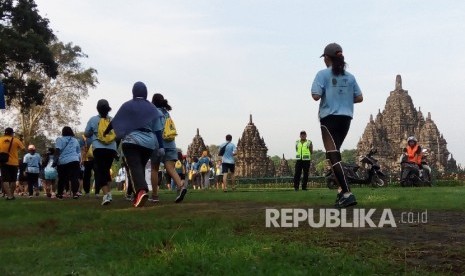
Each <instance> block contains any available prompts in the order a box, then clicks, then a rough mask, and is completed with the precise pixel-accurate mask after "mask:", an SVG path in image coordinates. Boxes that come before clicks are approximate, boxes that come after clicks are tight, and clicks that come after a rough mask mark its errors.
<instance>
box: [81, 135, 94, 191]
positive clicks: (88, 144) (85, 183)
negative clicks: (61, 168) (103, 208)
mask: <svg viewBox="0 0 465 276" xmlns="http://www.w3.org/2000/svg"><path fill="white" fill-rule="evenodd" d="M82 138H83V141H84V147H83V150H82V152H81V163H82V166H84V172H83V174H82V188H83V190H84V196H86V197H88V196H89V195H90V189H91V181H90V180H91V178H92V172H93V171H94V153H93V148H92V141H91V140H90V138H87V137H85V136H84V135H83V137H82ZM94 192H95V194H98V191H97V189H95V187H94Z"/></svg>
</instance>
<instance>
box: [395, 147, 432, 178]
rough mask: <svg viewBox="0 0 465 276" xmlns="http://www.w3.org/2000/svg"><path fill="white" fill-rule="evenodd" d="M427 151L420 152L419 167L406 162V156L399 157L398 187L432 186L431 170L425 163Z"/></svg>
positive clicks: (426, 162)
mask: <svg viewBox="0 0 465 276" xmlns="http://www.w3.org/2000/svg"><path fill="white" fill-rule="evenodd" d="M427 156H428V150H427V149H423V150H422V159H421V165H420V166H419V165H418V164H416V163H413V162H408V157H407V155H406V154H402V156H401V157H400V165H401V166H400V167H401V171H400V185H401V186H402V187H413V186H415V187H418V186H429V187H431V186H432V185H433V182H432V181H431V168H430V167H429V165H428V161H427Z"/></svg>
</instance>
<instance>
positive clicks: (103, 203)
mask: <svg viewBox="0 0 465 276" xmlns="http://www.w3.org/2000/svg"><path fill="white" fill-rule="evenodd" d="M108 204H110V201H109V200H105V201H104V202H102V206H104V205H108Z"/></svg>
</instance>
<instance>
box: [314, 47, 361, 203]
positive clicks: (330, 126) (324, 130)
mask: <svg viewBox="0 0 465 276" xmlns="http://www.w3.org/2000/svg"><path fill="white" fill-rule="evenodd" d="M321 57H324V62H325V64H326V67H327V68H326V69H323V70H321V71H319V72H318V73H317V75H316V77H315V80H314V81H313V84H312V88H311V92H312V97H313V99H314V100H315V101H318V100H320V107H319V119H320V127H321V136H322V138H323V144H324V147H325V150H326V158H327V159H329V161H330V162H331V169H332V170H333V171H334V174H335V176H336V179H337V182H338V184H339V186H340V192H339V193H338V196H337V200H336V205H335V206H336V207H338V208H344V207H348V206H353V205H356V204H357V200H356V199H355V196H354V195H353V194H352V193H351V191H350V188H349V185H348V183H347V179H346V176H345V174H344V170H343V168H342V165H341V152H340V148H341V145H342V143H343V142H344V139H345V137H346V135H347V133H348V131H349V128H350V122H351V120H352V117H353V110H354V103H360V102H362V101H363V95H362V92H361V90H360V88H359V86H358V84H357V81H356V80H355V77H354V76H353V75H352V74H350V73H349V72H347V71H346V70H345V67H346V63H345V61H344V55H343V52H342V47H341V46H340V45H339V44H337V43H331V44H328V45H327V46H326V47H325V49H324V53H323V55H321Z"/></svg>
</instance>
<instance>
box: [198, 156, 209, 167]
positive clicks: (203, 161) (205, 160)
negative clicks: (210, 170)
mask: <svg viewBox="0 0 465 276" xmlns="http://www.w3.org/2000/svg"><path fill="white" fill-rule="evenodd" d="M202 164H207V166H210V158H209V157H207V156H205V157H200V158H199V162H198V167H199V168H200V167H202Z"/></svg>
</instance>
